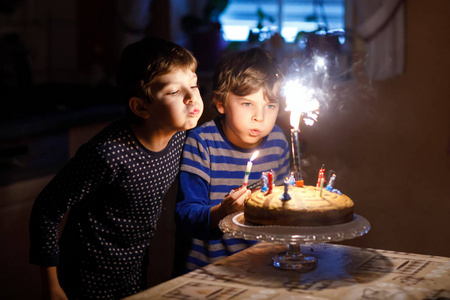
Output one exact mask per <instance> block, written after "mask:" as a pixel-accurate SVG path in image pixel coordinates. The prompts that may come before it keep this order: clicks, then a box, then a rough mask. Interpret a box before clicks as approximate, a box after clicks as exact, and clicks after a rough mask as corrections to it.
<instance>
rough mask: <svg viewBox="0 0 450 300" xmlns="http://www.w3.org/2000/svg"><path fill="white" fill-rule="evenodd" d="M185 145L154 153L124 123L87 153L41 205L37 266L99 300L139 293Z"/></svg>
mask: <svg viewBox="0 0 450 300" xmlns="http://www.w3.org/2000/svg"><path fill="white" fill-rule="evenodd" d="M185 137H186V132H184V131H181V132H177V133H176V134H174V136H173V137H172V139H171V140H170V142H169V143H168V145H167V147H166V148H165V149H164V150H162V151H160V152H152V151H149V150H148V149H147V148H145V147H144V146H142V145H141V144H140V143H139V141H138V140H137V139H136V137H135V136H134V134H133V132H132V130H131V128H130V126H129V124H128V122H126V120H120V121H116V122H114V123H112V124H111V125H109V126H108V127H106V128H105V129H104V130H102V131H101V132H100V133H99V134H97V135H96V136H95V137H94V138H93V139H92V140H90V141H89V142H88V143H86V144H84V145H83V146H82V147H80V149H79V150H78V151H77V154H76V155H75V156H74V157H73V158H72V159H71V160H70V161H69V162H68V163H67V164H66V166H65V167H64V168H63V169H62V170H61V171H60V172H59V173H58V174H57V175H56V176H55V177H54V178H53V180H52V181H51V182H50V183H49V184H48V185H47V186H46V187H45V188H44V189H43V191H42V192H41V193H40V195H39V196H38V198H37V199H36V201H35V203H34V205H33V209H32V213H31V217H30V262H31V263H33V264H38V265H43V266H52V265H60V267H59V269H58V272H59V274H58V276H63V275H64V272H69V273H70V274H68V275H67V276H70V277H71V278H70V282H71V284H72V285H79V286H77V287H75V289H77V290H78V289H81V290H84V293H85V294H86V295H90V296H93V298H108V297H106V295H108V294H114V293H117V292H118V291H120V290H122V291H125V290H127V289H128V290H130V291H127V292H124V294H127V293H128V294H132V293H134V292H137V290H138V289H139V288H138V287H137V286H139V284H140V283H139V282H138V281H139V280H141V279H142V278H140V276H141V275H142V274H141V273H142V272H141V267H142V259H143V257H144V255H145V253H146V249H147V247H148V245H149V242H150V239H151V237H152V236H153V235H154V232H155V229H156V223H157V220H158V218H159V216H160V213H161V209H162V201H163V197H164V195H165V194H166V192H167V190H168V189H169V187H170V185H171V184H172V183H173V181H174V179H175V177H176V176H177V173H178V170H179V162H180V155H181V151H182V148H183V143H184V140H185ZM68 210H69V214H68V219H67V222H66V224H65V227H64V230H63V233H62V237H61V240H60V241H58V236H59V227H60V223H61V221H62V219H63V216H64V214H65V213H66V212H67V211H68ZM60 274H62V275H60ZM60 281H61V279H60ZM62 281H63V282H64V280H62ZM61 285H62V286H63V284H61ZM63 288H64V286H63ZM96 294H97V296H98V297H94V296H95V295H96ZM124 294H123V295H124ZM123 295H122V296H123ZM82 297H84V296H82Z"/></svg>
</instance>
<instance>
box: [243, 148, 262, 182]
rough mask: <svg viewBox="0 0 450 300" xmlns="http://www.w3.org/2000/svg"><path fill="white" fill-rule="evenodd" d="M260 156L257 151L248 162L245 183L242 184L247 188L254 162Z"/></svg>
mask: <svg viewBox="0 0 450 300" xmlns="http://www.w3.org/2000/svg"><path fill="white" fill-rule="evenodd" d="M258 154H259V151H255V152H254V153H253V155H252V157H250V159H249V160H248V162H247V168H246V169H245V176H244V183H243V184H242V185H243V186H247V184H248V177H249V175H250V171H251V169H252V166H253V160H254V159H255V158H256V157H257V156H258Z"/></svg>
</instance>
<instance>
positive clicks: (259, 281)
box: [127, 243, 450, 300]
mask: <svg viewBox="0 0 450 300" xmlns="http://www.w3.org/2000/svg"><path fill="white" fill-rule="evenodd" d="M301 249H302V253H303V254H305V255H311V256H314V257H316V258H317V260H318V267H317V268H316V269H314V270H312V271H310V272H307V273H301V272H298V271H293V270H279V269H276V268H275V267H273V266H272V257H273V256H275V255H276V254H279V253H280V252H283V251H285V250H286V246H285V245H278V244H271V243H260V244H257V245H255V246H253V247H251V248H249V249H247V250H244V251H242V252H239V253H237V254H235V255H232V256H230V257H227V258H225V259H223V260H220V261H218V262H216V263H214V264H211V265H208V266H206V267H204V268H202V269H198V270H195V271H193V272H191V273H188V274H185V275H183V276H180V277H177V278H175V279H172V280H169V281H167V282H164V283H162V284H160V285H157V286H155V287H153V288H150V289H148V290H145V291H143V292H141V293H139V294H136V295H133V296H131V297H128V298H127V299H128V300H136V299H215V300H216V299H239V300H243V299H252V300H254V299H272V300H279V299H290V300H294V299H316V300H319V299H351V300H355V299H383V300H384V299H396V300H397V299H450V258H447V257H438V256H428V255H419V254H411V253H402V252H393V251H385V250H378V249H368V248H357V247H350V246H342V245H335V244H312V245H302V246H301Z"/></svg>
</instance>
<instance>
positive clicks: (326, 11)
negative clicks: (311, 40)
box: [219, 0, 346, 42]
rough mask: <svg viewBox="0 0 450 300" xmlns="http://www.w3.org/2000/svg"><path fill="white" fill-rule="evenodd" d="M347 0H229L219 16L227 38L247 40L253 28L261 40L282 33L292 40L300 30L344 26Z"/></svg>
mask: <svg viewBox="0 0 450 300" xmlns="http://www.w3.org/2000/svg"><path fill="white" fill-rule="evenodd" d="M345 2H346V0H229V4H228V6H227V8H226V10H225V11H224V12H223V14H222V15H221V16H220V19H219V20H220V23H221V24H222V30H223V33H224V38H225V40H227V41H246V40H247V39H248V37H249V33H250V31H252V32H253V33H257V34H258V36H259V39H260V40H264V39H265V38H267V37H270V36H271V34H272V33H273V32H280V33H281V35H282V36H283V38H284V40H285V41H286V42H293V41H294V40H295V38H296V36H297V34H298V33H299V32H302V31H305V32H311V31H315V30H318V29H320V28H322V29H326V30H337V29H344V28H345V27H346V26H345V25H346V24H345Z"/></svg>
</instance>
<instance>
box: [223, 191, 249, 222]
mask: <svg viewBox="0 0 450 300" xmlns="http://www.w3.org/2000/svg"><path fill="white" fill-rule="evenodd" d="M250 194H251V191H250V190H248V189H247V188H246V187H241V188H239V189H238V190H235V191H234V192H233V193H230V194H228V195H227V196H225V198H224V199H223V200H222V203H221V206H222V210H223V211H224V212H225V213H226V214H225V215H226V216H227V215H229V214H232V213H234V212H237V211H242V210H244V200H245V199H247V197H248V196H249V195H250Z"/></svg>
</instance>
